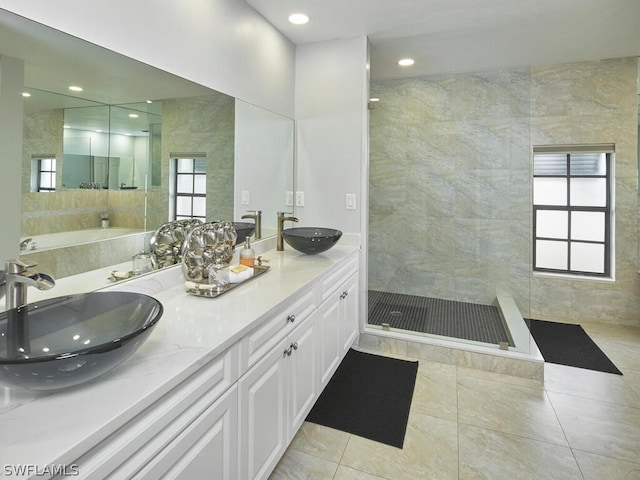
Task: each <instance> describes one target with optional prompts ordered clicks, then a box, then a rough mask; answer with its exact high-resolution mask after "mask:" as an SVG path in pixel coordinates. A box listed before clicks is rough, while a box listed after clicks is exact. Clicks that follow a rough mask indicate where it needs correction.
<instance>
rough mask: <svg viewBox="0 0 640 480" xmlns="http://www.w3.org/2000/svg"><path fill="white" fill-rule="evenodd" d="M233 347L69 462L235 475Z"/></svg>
mask: <svg viewBox="0 0 640 480" xmlns="http://www.w3.org/2000/svg"><path fill="white" fill-rule="evenodd" d="M238 352H239V348H238V346H237V345H236V346H234V347H232V348H230V349H229V350H228V351H227V352H225V353H224V354H222V355H219V356H218V357H217V358H215V359H213V360H211V361H210V362H208V363H207V364H205V365H203V366H202V367H201V368H200V369H198V370H197V371H195V372H194V373H193V374H192V375H191V376H190V377H188V378H187V379H186V380H184V381H183V382H181V383H180V384H178V385H177V386H176V387H175V388H173V389H172V390H171V391H169V392H167V393H166V394H165V395H163V396H162V397H160V399H159V400H157V401H156V402H155V403H153V404H152V405H151V406H150V407H148V408H147V409H145V410H143V411H142V412H140V413H139V414H138V415H136V416H135V417H134V418H133V419H132V420H131V421H129V422H127V423H126V424H125V425H123V426H122V427H121V428H120V429H118V430H117V431H116V432H114V433H113V434H112V435H110V436H109V437H108V438H107V439H106V440H105V441H104V442H102V443H101V444H99V445H98V446H96V447H95V448H93V449H92V450H90V451H89V452H88V453H87V454H85V455H83V456H82V457H81V458H79V459H78V460H76V461H75V462H73V463H75V464H76V465H77V466H78V472H79V477H80V478H89V479H102V478H114V479H129V478H135V479H149V480H151V479H154V480H156V479H160V478H163V479H164V478H166V479H175V478H180V479H193V478H198V479H203V480H205V479H208V478H210V479H212V480H213V479H216V480H217V479H221V480H223V479H229V480H233V479H235V478H237V448H236V446H237V438H238V433H237V432H238V422H237V412H238V401H237V398H238V397H237V380H238V374H239V368H238V364H239V362H238V357H239V353H238ZM123 395H126V392H123ZM196 472H209V473H207V475H204V474H203V475H196ZM218 473H219V475H218Z"/></svg>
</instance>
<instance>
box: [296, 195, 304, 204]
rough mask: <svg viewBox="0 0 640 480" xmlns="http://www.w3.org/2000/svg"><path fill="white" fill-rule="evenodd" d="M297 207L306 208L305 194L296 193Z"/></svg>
mask: <svg viewBox="0 0 640 480" xmlns="http://www.w3.org/2000/svg"><path fill="white" fill-rule="evenodd" d="M296 207H304V192H296Z"/></svg>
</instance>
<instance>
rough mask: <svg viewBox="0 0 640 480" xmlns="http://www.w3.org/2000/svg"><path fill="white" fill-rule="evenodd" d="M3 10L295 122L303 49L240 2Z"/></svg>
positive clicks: (61, 2)
mask: <svg viewBox="0 0 640 480" xmlns="http://www.w3.org/2000/svg"><path fill="white" fill-rule="evenodd" d="M0 8H3V9H5V10H9V11H11V12H13V13H16V14H18V15H22V16H24V17H27V18H29V19H31V20H35V21H37V22H40V23H43V24H45V25H48V26H50V27H53V28H56V29H58V30H62V31H63V32H66V33H69V34H71V35H75V36H77V37H80V38H82V39H84V40H88V41H90V42H93V43H95V44H97V45H100V46H103V47H106V48H108V49H111V50H114V51H116V52H118V53H121V54H124V55H126V56H128V57H131V58H134V59H136V60H140V61H142V62H145V63H148V64H150V65H152V66H154V67H158V68H161V69H162V70H166V71H168V72H170V73H173V74H176V75H180V76H182V77H184V78H187V79H189V80H192V81H195V82H197V83H200V84H202V85H205V86H207V87H210V88H213V89H215V90H218V91H220V92H223V93H226V94H228V95H231V96H233V97H237V98H240V99H242V100H245V101H247V102H250V103H253V104H256V105H259V106H261V107H264V108H267V109H269V110H273V111H275V112H278V113H281V114H283V115H286V116H288V117H291V118H292V117H293V113H294V103H293V88H294V83H293V82H294V67H295V65H294V59H295V46H294V45H293V44H292V43H291V42H290V41H289V40H288V39H286V38H285V37H284V36H283V35H282V34H281V33H280V32H278V31H277V30H276V29H275V28H274V27H273V26H272V25H271V24H270V23H268V22H267V21H266V20H265V19H264V18H263V17H262V16H261V15H259V14H258V13H257V12H256V11H255V10H253V9H252V8H251V7H249V6H248V5H247V4H246V3H245V2H244V1H240V0H181V1H175V0H154V1H153V2H132V1H130V0H110V1H108V2H91V3H90V6H89V4H88V3H87V2H86V1H85V0H56V1H55V2H52V1H50V0H29V1H28V2H25V1H24V0H0Z"/></svg>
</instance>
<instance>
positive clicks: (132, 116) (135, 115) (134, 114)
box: [129, 113, 138, 118]
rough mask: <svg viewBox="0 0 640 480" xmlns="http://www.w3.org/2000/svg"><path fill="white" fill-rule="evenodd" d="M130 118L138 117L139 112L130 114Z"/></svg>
mask: <svg viewBox="0 0 640 480" xmlns="http://www.w3.org/2000/svg"><path fill="white" fill-rule="evenodd" d="M129 118H138V114H137V113H130V114H129Z"/></svg>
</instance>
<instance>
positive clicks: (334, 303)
mask: <svg viewBox="0 0 640 480" xmlns="http://www.w3.org/2000/svg"><path fill="white" fill-rule="evenodd" d="M341 307H342V305H341V300H340V292H336V293H334V294H333V295H332V296H330V297H329V298H328V299H327V300H325V302H324V303H323V304H322V305H321V306H320V309H319V318H318V322H317V323H318V325H319V328H318V330H319V333H320V338H321V342H320V343H321V345H320V352H319V353H320V355H319V358H320V366H319V367H320V368H319V370H320V392H321V391H322V390H323V389H324V387H325V386H326V385H327V383H329V380H331V377H332V376H333V374H334V372H335V371H336V369H337V368H338V365H339V364H340V360H341V341H340V335H341V328H340V309H341Z"/></svg>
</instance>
